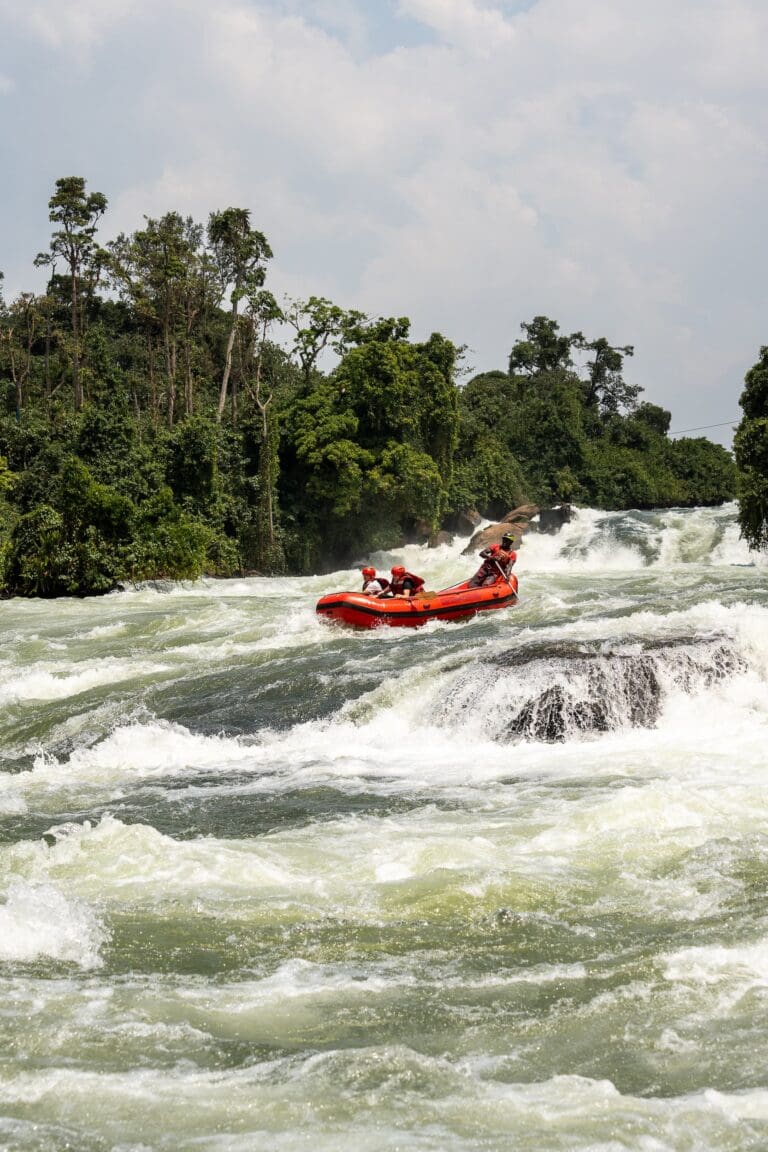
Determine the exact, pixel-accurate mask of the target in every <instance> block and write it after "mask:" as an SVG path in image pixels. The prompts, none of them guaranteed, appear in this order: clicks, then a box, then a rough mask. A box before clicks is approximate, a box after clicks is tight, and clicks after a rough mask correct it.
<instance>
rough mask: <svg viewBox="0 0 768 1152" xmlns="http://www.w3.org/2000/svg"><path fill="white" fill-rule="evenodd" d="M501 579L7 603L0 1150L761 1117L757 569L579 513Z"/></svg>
mask: <svg viewBox="0 0 768 1152" xmlns="http://www.w3.org/2000/svg"><path fill="white" fill-rule="evenodd" d="M463 543H464V542H459V543H458V544H457V545H456V546H454V547H450V548H448V547H444V548H441V549H437V550H435V551H432V552H429V551H426V550H425V551H421V550H419V549H415V548H410V549H406V550H405V551H404V552H403V553H398V554H397V555H398V556H403V557H404V558H405V560H406V562H407V563H408V564H409V566H413V567H415V568H416V569H417V570H420V571H422V572H423V574H424V575H426V576H427V578H428V583H429V585H430V586H432V587H439V586H441V585H445V584H448V583H452V582H455V581H456V580H458V579H462V578H463V577H464V576H465V575H466V573H467V571H468V570H470V569H471V565H472V561H471V560H467V559H466V558H462V557H461V555H460V552H461V546H462V544H463ZM394 555H395V554H392V556H390V555H386V556H380V557H379V558H378V559H379V560H380V561H381V562H382V563H385V562H390V561H391V560H392V559H393V558H394ZM518 573H519V578H520V587H521V596H522V600H521V603H520V605H519V606H518V607H517V608H515V609H513V610H510V611H506V612H498V613H492V614H488V615H487V616H486V617H482V616H481V617H478V618H476V619H475V620H473V621H471V622H469V623H466V624H463V625H450V624H441V623H432V624H430V625H428V626H427V627H426V628H424V629H421V630H418V631H415V632H409V631H406V630H402V631H401V630H386V629H384V630H381V631H379V632H373V633H354V632H346V631H343V630H338V629H334V628H330V627H328V626H325V625H321V624H319V623H318V622H317V621H316V620H315V617H314V603H315V600H316V599H317V597H318V596H319V595H321V594H322V593H324V592H327V591H331V590H333V589H335V588H339V587H345V586H346V587H352V586H354V584H355V583H356V574H355V573H353V572H344V573H337V574H335V575H334V576H328V577H322V578H321V577H316V578H312V579H306V580H291V579H284V580H277V579H276V580H262V579H253V580H241V581H222V582H209V583H205V584H201V585H194V586H190V587H175V588H173V589H171V590H160V589H144V590H140V591H134V592H127V593H123V594H118V595H113V596H108V597H106V598H104V599H100V600H86V601H76V600H66V601H57V602H55V603H44V602H21V601H13V602H7V603H4V604H2V605H0V613H1V614H2V621H3V626H4V627H3V634H4V640H5V643H4V646H3V649H2V653H1V654H0V701H1V702H2V710H1V711H0V725H1V728H2V765H1V767H2V771H0V1147H2V1148H8V1149H13V1150H16V1149H19V1150H25V1152H32V1150H51V1152H54V1150H56V1152H58V1150H59V1149H65V1148H71V1149H77V1150H83V1152H102V1150H120V1152H147V1150H154V1149H173V1150H179V1152H186V1150H192V1149H214V1150H225V1149H226V1150H233V1152H246V1150H251V1149H277V1150H278V1152H288V1150H294V1149H296V1150H298V1149H307V1148H311V1149H312V1150H313V1152H331V1150H333V1152H353V1150H354V1152H361V1150H362V1152H367V1150H370V1152H378V1150H382V1152H383V1150H389V1152H394V1150H395V1149H402V1150H408V1152H410V1150H416V1152H419V1150H432V1152H438V1150H440V1152H442V1150H445V1152H453V1150H459V1149H461V1150H478V1152H479V1150H481V1149H482V1150H483V1152H489V1150H497V1149H498V1150H499V1152H501V1150H505V1152H506V1150H509V1149H521V1150H522V1149H526V1150H527V1149H563V1150H569V1152H570V1150H572V1149H590V1150H593V1152H598V1150H599V1152H619V1150H621V1149H640V1150H643V1152H661V1150H664V1149H675V1150H677V1149H680V1150H682V1149H686V1150H688V1149H690V1150H694V1149H702V1148H712V1149H719V1150H722V1149H733V1150H734V1152H735V1150H739V1152H741V1150H743V1149H765V1148H766V1147H768V1073H766V1066H767V1064H768V1062H767V1061H766V1051H767V1048H768V1045H767V1042H768V897H767V895H766V888H767V886H768V567H766V565H765V563H764V562H763V561H761V560H754V561H753V558H751V557H750V556H749V554H748V553H747V551H746V548H745V547H744V545H743V544H741V543H740V542H739V539H738V531H737V528H736V525H735V517H734V510H733V509H732V508H725V509H717V510H706V511H702V510H696V511H692V512H676V511H671V512H664V513H658V514H656V513H643V514H640V513H626V514H611V515H606V514H599V513H593V512H587V511H583V512H580V513H579V515H578V517H577V519H576V520H575V521H574V522H573V523H572V524H570V525H568V526H567V527H566V528H565V529H564V530H563V532H562V533H561V535H560V536H558V537H552V538H549V537H543V536H540V537H534V536H530V537H528V538H527V540H526V543H525V544H524V545H523V547H522V549H521V553H520V559H519V562H518Z"/></svg>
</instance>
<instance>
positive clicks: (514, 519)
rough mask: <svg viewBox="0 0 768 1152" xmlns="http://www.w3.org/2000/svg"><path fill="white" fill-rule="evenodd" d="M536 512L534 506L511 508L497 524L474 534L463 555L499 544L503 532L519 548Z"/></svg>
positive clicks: (523, 505)
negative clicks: (510, 535)
mask: <svg viewBox="0 0 768 1152" xmlns="http://www.w3.org/2000/svg"><path fill="white" fill-rule="evenodd" d="M538 511H539V509H538V507H537V505H536V504H522V505H521V506H520V507H519V508H513V509H512V511H511V512H507V514H506V516H504V517H503V518H502V519H501V520H499V522H498V523H497V524H489V525H488V527H487V528H482V529H481V530H480V531H479V532H475V534H474V536H473V537H472V539H471V540H470V542H469V544H468V545H467V546H466V548H465V549H464V552H463V555H464V556H470V555H471V554H472V553H473V552H479V551H480V549H481V548H487V547H488V545H489V544H501V538H502V536H503V535H504V533H505V532H510V533H511V534H512V535H513V536H514V538H515V548H519V547H520V544H521V542H522V539H523V532H526V531H527V530H528V528H529V527H530V521H531V517H533V516H535V515H536V514H537V512H538Z"/></svg>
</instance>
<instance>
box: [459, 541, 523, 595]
mask: <svg viewBox="0 0 768 1152" xmlns="http://www.w3.org/2000/svg"><path fill="white" fill-rule="evenodd" d="M514 542H515V538H514V536H512V535H511V534H510V533H509V532H505V533H504V535H503V536H502V538H501V544H490V545H489V546H488V547H487V548H483V550H482V552H481V553H480V556H481V557H482V560H483V563H482V564H481V565H480V567H479V568H478V570H477V572H475V574H474V576H473V577H472V579H471V580H470V581H469V586H470V588H483V587H487V586H488V585H490V584H495V583H496V582H497V580H500V579H501V580H509V578H510V576H511V575H512V569H513V568H514V566H515V561H516V560H517V552H515V551H514V549H513V547H512V545H513V544H514Z"/></svg>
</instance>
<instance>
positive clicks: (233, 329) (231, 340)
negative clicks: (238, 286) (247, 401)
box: [216, 301, 237, 424]
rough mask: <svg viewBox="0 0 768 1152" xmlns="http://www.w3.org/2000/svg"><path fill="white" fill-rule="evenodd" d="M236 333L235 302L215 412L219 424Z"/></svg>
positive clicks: (224, 402) (225, 396) (224, 401)
mask: <svg viewBox="0 0 768 1152" xmlns="http://www.w3.org/2000/svg"><path fill="white" fill-rule="evenodd" d="M236 331H237V301H235V303H234V304H233V305H232V327H231V328H230V330H229V338H228V340H227V354H226V357H225V360H224V375H223V376H222V379H221V390H220V392H219V407H218V410H217V412H216V420H217V423H219V424H221V417H222V415H223V413H224V406H225V404H226V403H227V388H228V386H229V374H230V372H231V371H232V349H233V348H234V345H235V332H236Z"/></svg>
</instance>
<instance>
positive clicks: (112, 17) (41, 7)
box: [0, 0, 142, 52]
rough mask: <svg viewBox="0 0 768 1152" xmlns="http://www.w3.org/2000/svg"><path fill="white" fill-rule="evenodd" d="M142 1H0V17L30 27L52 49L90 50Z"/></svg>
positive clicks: (129, 15)
mask: <svg viewBox="0 0 768 1152" xmlns="http://www.w3.org/2000/svg"><path fill="white" fill-rule="evenodd" d="M141 2H142V0H0V18H5V19H6V20H7V21H8V22H9V23H10V24H13V25H15V26H17V27H22V28H27V29H28V30H29V31H30V32H31V33H32V34H33V35H34V36H37V37H39V38H40V39H41V40H42V41H44V43H45V44H47V45H48V47H50V48H55V49H66V50H71V49H75V50H77V51H78V52H81V51H84V50H86V51H87V50H90V49H92V48H93V47H94V46H95V45H97V44H98V43H99V42H100V41H101V40H102V39H103V37H104V36H105V34H106V33H107V32H108V31H109V30H110V29H112V28H113V27H115V26H116V25H118V24H120V23H122V22H123V21H125V20H126V19H128V18H130V17H131V16H132V15H133V14H134V13H135V12H136V11H138V9H139V7H140V6H141Z"/></svg>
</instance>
